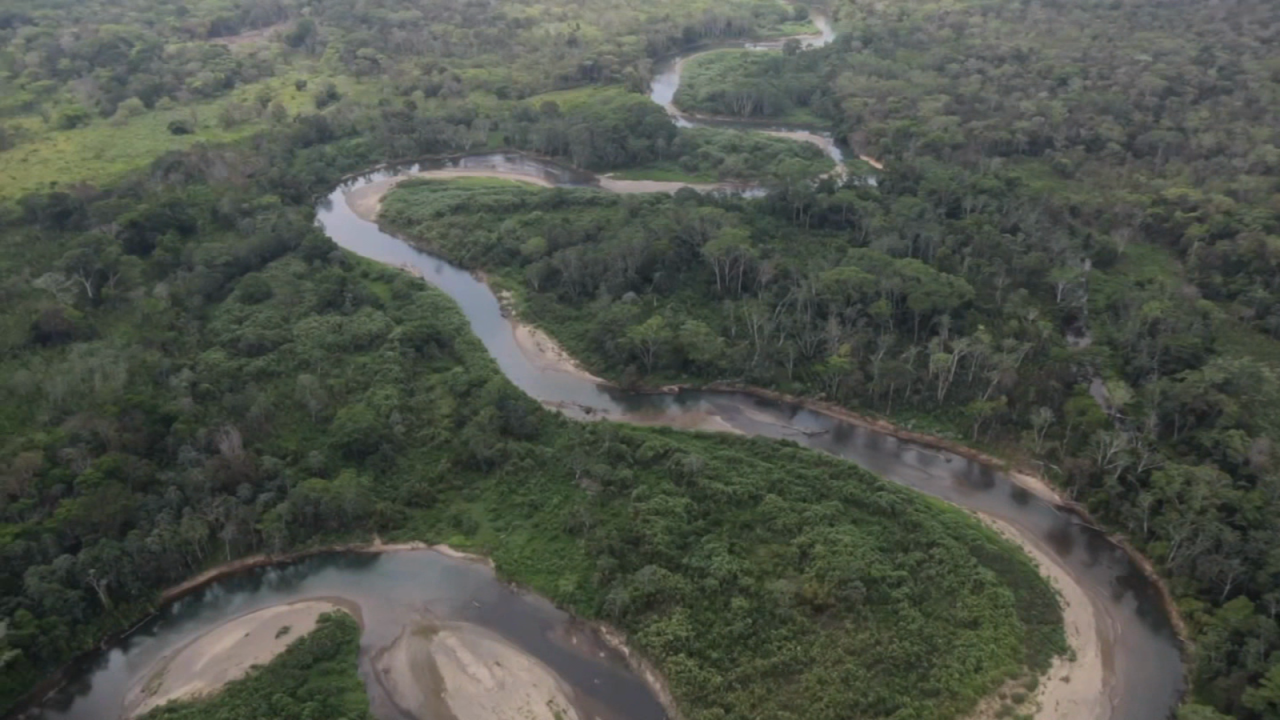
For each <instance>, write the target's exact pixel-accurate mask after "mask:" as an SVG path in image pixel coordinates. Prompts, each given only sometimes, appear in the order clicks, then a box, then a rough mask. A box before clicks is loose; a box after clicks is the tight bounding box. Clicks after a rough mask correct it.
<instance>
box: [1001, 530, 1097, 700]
mask: <svg viewBox="0 0 1280 720" xmlns="http://www.w3.org/2000/svg"><path fill="white" fill-rule="evenodd" d="M978 517H979V518H980V519H981V520H982V521H983V522H984V523H986V524H987V525H989V526H991V527H992V528H995V530H996V531H997V532H999V533H1000V534H1001V535H1003V536H1005V537H1006V538H1008V539H1009V540H1010V541H1011V542H1014V543H1017V545H1018V546H1019V547H1021V548H1022V549H1023V551H1024V552H1026V553H1027V555H1030V556H1031V559H1032V560H1034V561H1035V563H1036V564H1037V565H1039V566H1040V574H1041V575H1043V576H1044V577H1045V578H1046V579H1047V580H1048V581H1049V583H1050V584H1051V585H1053V586H1054V588H1056V589H1057V590H1058V593H1059V595H1060V598H1061V600H1062V617H1063V623H1064V625H1065V629H1066V633H1067V643H1068V644H1069V645H1070V646H1071V650H1072V654H1073V655H1074V657H1065V656H1064V657H1058V658H1057V659H1055V660H1054V662H1053V666H1052V667H1050V668H1049V672H1048V673H1046V674H1045V676H1044V677H1042V678H1041V679H1040V685H1039V687H1038V689H1037V691H1036V694H1035V698H1034V700H1033V703H1034V704H1035V706H1036V710H1035V715H1034V717H1035V719H1036V720H1110V718H1111V705H1110V703H1109V700H1108V698H1110V697H1111V693H1110V692H1109V690H1110V685H1111V681H1110V680H1109V679H1108V672H1107V667H1106V662H1105V660H1104V657H1105V656H1109V655H1110V652H1109V651H1108V652H1104V650H1106V649H1107V648H1106V646H1105V637H1106V636H1105V635H1103V634H1102V633H1101V632H1100V627H1099V625H1098V620H1099V617H1104V618H1105V617H1106V607H1107V603H1106V602H1103V601H1102V599H1101V598H1095V597H1092V596H1090V595H1089V594H1088V593H1087V592H1086V591H1085V590H1084V587H1083V586H1082V585H1081V584H1080V583H1079V582H1078V581H1077V580H1076V579H1075V578H1074V577H1072V576H1071V573H1070V572H1068V571H1067V569H1066V568H1064V567H1063V566H1062V565H1059V564H1058V563H1056V562H1054V560H1053V556H1052V554H1051V553H1050V552H1049V550H1048V549H1047V548H1045V547H1043V546H1042V545H1041V543H1040V541H1039V540H1037V539H1035V538H1034V537H1032V536H1030V535H1029V534H1026V533H1022V532H1020V531H1019V530H1018V529H1017V528H1015V527H1013V526H1012V525H1010V524H1008V523H1006V522H1004V521H1002V520H997V519H995V518H992V517H988V516H985V515H981V514H979V515H978Z"/></svg>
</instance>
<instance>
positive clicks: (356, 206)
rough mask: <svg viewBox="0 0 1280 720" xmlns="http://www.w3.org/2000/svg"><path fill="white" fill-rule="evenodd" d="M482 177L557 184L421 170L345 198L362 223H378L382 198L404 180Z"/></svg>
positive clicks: (500, 174) (507, 175) (511, 175)
mask: <svg viewBox="0 0 1280 720" xmlns="http://www.w3.org/2000/svg"><path fill="white" fill-rule="evenodd" d="M469 177H482V178H493V179H496V180H511V181H513V182H523V183H530V184H532V185H537V186H539V187H555V184H554V183H552V182H551V181H550V180H547V179H545V178H540V177H536V176H533V175H522V174H520V173H515V172H506V171H503V170H482V169H475V170H467V169H465V168H455V169H450V170H419V171H417V172H411V173H405V174H403V175H397V176H395V177H390V178H386V179H384V180H379V181H377V182H372V183H369V184H368V185H365V186H363V187H360V188H356V189H355V190H352V191H351V192H349V193H347V194H346V198H347V205H348V206H349V207H350V208H351V210H352V212H354V213H355V214H356V215H357V216H359V217H360V218H361V219H362V220H368V221H369V222H377V220H378V213H379V212H380V211H381V210H382V198H383V196H384V195H386V194H387V192H389V191H390V190H391V188H393V187H395V186H396V185H399V184H400V183H402V182H404V181H405V180H411V179H414V178H426V179H431V180H456V179H457V178H469Z"/></svg>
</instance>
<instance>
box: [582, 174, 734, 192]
mask: <svg viewBox="0 0 1280 720" xmlns="http://www.w3.org/2000/svg"><path fill="white" fill-rule="evenodd" d="M600 187H601V188H603V189H605V190H608V191H609V192H614V193H618V194H619V195H629V194H633V193H669V194H671V193H675V192H676V191H677V190H683V189H684V188H689V189H691V190H697V191H698V192H702V193H705V192H732V191H736V190H743V189H746V188H750V185H746V184H743V183H727V182H723V183H688V182H680V181H678V180H620V179H618V178H615V177H612V176H610V175H602V176H600Z"/></svg>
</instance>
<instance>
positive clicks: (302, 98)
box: [0, 74, 378, 197]
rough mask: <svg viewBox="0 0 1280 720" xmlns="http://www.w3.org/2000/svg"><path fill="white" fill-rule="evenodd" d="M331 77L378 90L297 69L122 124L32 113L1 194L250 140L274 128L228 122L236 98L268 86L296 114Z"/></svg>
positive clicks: (89, 178) (252, 97) (6, 157)
mask: <svg viewBox="0 0 1280 720" xmlns="http://www.w3.org/2000/svg"><path fill="white" fill-rule="evenodd" d="M300 79H306V80H307V81H308V82H307V88H306V89H305V90H298V89H297V88H296V87H295V81H297V80H300ZM325 82H333V83H334V84H335V85H336V86H337V87H338V90H339V92H341V93H342V94H343V96H344V97H348V98H357V99H359V98H365V97H370V96H374V95H376V94H377V92H378V91H377V87H378V86H377V85H376V84H375V83H357V82H356V80H355V79H354V78H351V77H345V76H320V77H312V76H306V75H303V74H291V75H286V76H282V77H276V78H270V79H267V80H263V81H261V82H257V83H253V84H251V85H245V86H243V87H241V88H238V89H237V90H235V91H234V92H232V93H230V94H228V95H226V96H224V97H221V98H218V99H217V100H212V101H210V102H204V103H198V104H193V105H186V106H182V107H174V108H171V109H167V110H160V109H157V110H153V111H151V112H147V113H145V114H143V115H139V116H138V117H134V118H131V119H129V121H128V122H127V123H125V124H123V125H117V124H115V123H113V122H112V121H111V120H109V119H105V118H94V119H93V121H92V122H90V124H88V125H86V126H84V127H80V128H76V129H74V130H55V129H53V128H51V127H49V126H48V125H46V124H45V123H44V121H43V120H41V119H40V118H39V117H37V116H26V117H23V118H19V119H18V120H16V121H13V122H10V123H9V125H11V126H13V127H15V128H19V129H21V131H22V133H23V136H24V138H25V139H24V141H23V142H22V143H20V144H19V145H18V146H17V147H15V148H13V149H11V150H9V151H7V152H5V153H3V154H0V197H16V196H18V195H22V194H24V193H28V192H32V191H35V190H41V189H47V188H49V187H51V186H53V185H55V184H56V185H58V186H62V187H66V186H69V185H75V184H77V183H82V182H87V183H92V184H95V185H107V184H110V183H111V182H113V181H115V180H118V179H119V178H120V177H121V176H123V175H125V174H126V173H129V172H131V171H135V170H138V169H140V168H143V167H146V166H147V165H148V164H149V163H150V162H151V161H152V160H154V159H155V158H157V157H159V156H161V155H163V154H164V153H166V152H170V151H173V150H183V149H185V148H189V147H191V146H193V145H196V144H198V143H225V142H233V141H236V140H240V139H243V138H246V137H249V136H251V135H253V134H255V133H258V132H262V131H263V130H266V129H267V128H269V127H270V122H271V121H270V120H269V118H267V117H266V116H264V117H262V118H259V119H256V120H251V121H248V122H244V123H241V124H239V125H235V126H234V127H230V128H228V127H223V126H222V124H221V123H220V120H219V115H220V114H221V111H222V110H223V108H225V107H227V106H228V105H229V104H231V103H237V102H238V103H243V104H255V103H256V98H257V97H258V95H259V93H261V92H262V91H264V90H266V91H269V92H270V93H271V96H272V98H273V99H274V100H275V101H278V102H280V103H281V104H282V105H283V106H284V107H285V109H286V110H287V111H288V113H289V115H290V116H292V115H293V114H295V113H298V112H302V111H305V110H314V107H315V105H314V98H313V93H314V92H315V90H316V88H318V87H320V86H321V85H323V84H324V83H325ZM175 120H183V121H187V122H189V123H191V125H192V126H193V127H194V128H195V132H194V133H191V134H189V135H173V134H172V133H170V132H169V127H168V126H169V123H170V122H172V121H175Z"/></svg>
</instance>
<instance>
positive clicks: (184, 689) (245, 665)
mask: <svg viewBox="0 0 1280 720" xmlns="http://www.w3.org/2000/svg"><path fill="white" fill-rule="evenodd" d="M339 609H342V607H341V606H340V605H339V604H338V603H337V602H334V601H328V600H305V601H302V602H296V603H290V604H288V605H277V606H275V607H269V608H266V609H264V610H258V611H257V612H252V613H249V614H248V615H241V616H240V617H238V618H236V619H234V620H231V621H228V622H226V623H223V624H222V625H219V626H218V627H216V628H214V629H212V630H210V631H209V632H207V633H205V634H204V635H201V636H200V637H197V638H196V639H194V640H192V641H191V642H189V643H187V644H186V645H183V646H182V647H180V648H178V649H177V650H174V651H173V652H172V653H169V654H168V655H166V656H165V657H164V658H162V659H161V660H160V661H159V663H158V664H157V666H156V668H155V669H154V670H153V671H151V672H148V673H146V674H145V675H143V676H142V677H143V679H142V680H141V681H140V682H139V683H138V684H136V685H135V686H134V687H132V688H130V689H129V693H128V695H126V696H125V707H124V715H125V717H136V716H139V715H142V714H144V713H146V712H148V711H150V710H153V709H155V708H158V707H160V706H161V705H164V704H165V703H168V702H171V701H174V700H189V699H193V698H197V697H200V696H202V695H208V694H210V693H213V692H216V691H217V690H219V689H220V688H222V686H224V685H226V684H227V683H229V682H231V681H233V680H236V679H238V678H241V677H243V676H244V674H245V673H247V672H248V671H249V669H250V668H252V667H253V666H255V665H265V664H267V663H269V662H271V659H272V658H274V657H275V656H276V655H279V654H280V653H281V652H284V649H285V648H287V647H289V645H290V643H292V642H293V641H294V640H297V639H298V638H300V637H302V636H303V635H306V634H307V633H309V632H311V631H312V630H313V629H315V626H316V621H317V620H318V619H319V617H320V616H321V615H323V614H324V613H327V612H330V611H333V610H339Z"/></svg>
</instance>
